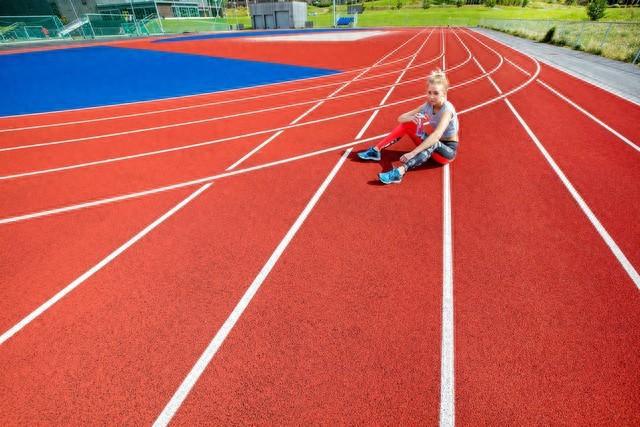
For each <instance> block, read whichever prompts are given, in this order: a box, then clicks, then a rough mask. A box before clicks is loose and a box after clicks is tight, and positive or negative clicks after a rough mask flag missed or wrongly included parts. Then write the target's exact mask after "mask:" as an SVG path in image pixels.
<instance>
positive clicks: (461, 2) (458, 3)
mask: <svg viewBox="0 0 640 427" xmlns="http://www.w3.org/2000/svg"><path fill="white" fill-rule="evenodd" d="M462 5H464V0H456V7H462Z"/></svg>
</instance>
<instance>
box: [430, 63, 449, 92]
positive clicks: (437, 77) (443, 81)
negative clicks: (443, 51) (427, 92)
mask: <svg viewBox="0 0 640 427" xmlns="http://www.w3.org/2000/svg"><path fill="white" fill-rule="evenodd" d="M427 84H430V85H442V87H443V88H444V91H445V92H446V91H447V90H448V89H449V80H447V76H446V74H445V73H444V71H442V70H441V69H440V68H436V69H435V70H433V71H432V72H431V74H429V77H427Z"/></svg>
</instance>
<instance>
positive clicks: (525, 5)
mask: <svg viewBox="0 0 640 427" xmlns="http://www.w3.org/2000/svg"><path fill="white" fill-rule="evenodd" d="M528 4H529V0H522V5H521V7H527V5H528Z"/></svg>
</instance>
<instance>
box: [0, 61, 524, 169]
mask: <svg viewBox="0 0 640 427" xmlns="http://www.w3.org/2000/svg"><path fill="white" fill-rule="evenodd" d="M498 68H499V67H496V68H494V70H492V71H491V72H490V73H489V74H491V73H493V72H494V71H495V70H497V69H498ZM484 77H485V76H484V75H482V76H478V77H474V78H473V79H471V80H468V81H466V82H462V83H459V84H456V85H452V86H451V87H450V88H449V90H451V89H453V88H456V87H461V86H464V85H466V84H469V83H472V82H474V81H479V80H480V79H481V78H484ZM418 79H422V78H421V77H420V78H418ZM532 79H533V78H532ZM416 80H417V79H416ZM404 83H407V82H402V83H400V84H404ZM528 83H529V82H526V83H525V84H523V85H521V86H520V87H517V88H515V89H513V90H512V91H511V92H509V93H507V94H505V95H503V96H499V97H497V98H494V99H491V100H488V101H485V102H483V103H482V104H478V105H476V106H473V107H470V108H469V109H467V110H462V111H460V112H459V113H458V115H460V114H463V113H466V112H469V111H472V110H474V109H477V108H480V107H483V106H485V105H488V104H491V103H492V102H495V101H497V100H499V99H502V98H503V97H504V96H507V95H509V94H511V93H513V92H516V91H518V90H520V89H521V88H523V87H524V86H526V85H527V84H528ZM336 98H337V97H336ZM422 98H424V95H418V96H415V97H412V98H408V99H403V100H399V101H396V102H392V103H389V104H386V105H383V106H378V107H370V108H365V109H362V110H357V111H352V112H349V113H343V114H339V115H336V116H329V117H325V118H322V119H316V120H311V121H308V122H303V123H296V124H292V125H288V126H282V127H279V128H273V129H266V130H261V131H256V132H251V133H246V134H242V135H235V136H230V137H226V138H219V139H214V140H211V141H203V142H199V143H195V144H188V145H180V146H177V147H171V148H166V149H163V150H156V151H148V152H144V153H139V154H131V155H128V156H122V157H112V158H109V159H104V160H96V161H93V162H86V163H77V164H74V165H67V166H60V167H56V168H50V169H41V170H35V171H30V172H21V173H17V174H12V175H3V176H0V180H7V179H15V178H22V177H26V176H33V175H42V174H47V173H53V172H61V171H66V170H72V169H79V168H84V167H89V166H97V165H102V164H107V163H114V162H120V161H124V160H131V159H137V158H141V157H148V156H155V155H159V154H165V153H170V152H174V151H180V150H187V149H193V148H198V147H204V146H208V145H212V144H217V143H219V142H225V141H233V140H236V139H243V138H247V137H252V136H256V135H262V134H267V133H271V132H277V131H281V130H286V129H291V128H294V127H300V126H307V125H312V124H316V123H322V122H325V121H331V120H337V119H341V118H345V117H350V116H354V115H359V114H361V113H365V112H367V111H373V110H378V109H382V108H390V107H393V106H396V105H401V104H404V103H407V102H411V101H415V100H418V99H422ZM334 99H335V98H334ZM242 114H249V113H242ZM372 120H373V119H372ZM363 133H364V132H363ZM272 138H275V137H274V136H272ZM270 141H271V140H269V139H268V140H267V141H265V142H263V143H262V144H261V145H259V146H258V147H256V149H254V150H252V152H250V154H255V152H257V151H258V150H259V149H260V148H262V147H264V146H265V145H267V144H268V143H269V142H270ZM0 151H2V150H1V149H0ZM246 158H248V156H247V155H245V156H244V157H243V159H244V160H246ZM243 159H240V160H243ZM238 162H239V161H238ZM238 162H236V163H235V166H238V165H239V164H240V163H238Z"/></svg>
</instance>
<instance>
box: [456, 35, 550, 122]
mask: <svg viewBox="0 0 640 427" xmlns="http://www.w3.org/2000/svg"><path fill="white" fill-rule="evenodd" d="M463 34H466V35H468V36H469V37H471V38H473V39H475V40H476V41H477V42H478V43H480V44H482V45H483V46H484V47H486V48H487V49H489V50H490V51H492V52H493V53H494V54H495V55H496V56H497V57H498V58H500V63H501V64H502V63H503V56H502V55H500V54H499V53H498V52H497V51H496V50H495V49H493V48H492V47H490V46H487V44H486V43H484V42H483V41H482V40H479V39H478V38H477V37H475V36H474V35H473V34H469V33H466V32H464V31H463ZM458 40H460V42H461V43H462V44H463V45H464V46H466V44H465V43H464V41H462V39H461V38H460V37H458ZM521 53H522V54H523V55H524V56H526V57H527V58H529V59H531V61H533V62H534V64H535V65H536V71H535V73H533V75H531V77H530V78H529V80H526V81H525V82H524V83H522V84H521V85H520V86H517V87H515V88H513V89H511V90H510V91H509V92H506V93H502V94H501V95H498V96H497V97H495V98H492V99H490V100H488V101H485V102H481V103H480V104H477V105H474V106H473V107H470V108H467V109H466V110H462V111H460V112H458V115H460V114H464V113H468V112H469V111H473V110H477V109H478V108H482V107H485V106H487V105H489V104H492V103H494V102H496V101H499V100H501V99H506V97H507V96H509V95H511V94H514V93H516V92H519V91H520V90H522V89H524V88H525V87H527V86H529V85H530V84H531V83H532V82H533V81H534V80H535V79H536V78H537V77H538V74H540V63H539V62H538V61H536V59H535V58H533V57H531V56H529V55H527V54H526V53H524V52H521ZM474 61H475V58H474ZM476 63H478V61H476ZM481 70H484V68H481ZM490 75H491V74H489V73H486V72H483V74H482V78H484V77H487V78H489V80H491V78H490ZM499 93H501V92H499Z"/></svg>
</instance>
